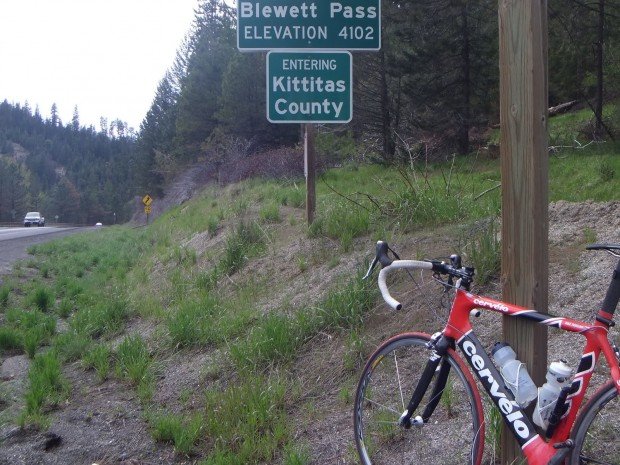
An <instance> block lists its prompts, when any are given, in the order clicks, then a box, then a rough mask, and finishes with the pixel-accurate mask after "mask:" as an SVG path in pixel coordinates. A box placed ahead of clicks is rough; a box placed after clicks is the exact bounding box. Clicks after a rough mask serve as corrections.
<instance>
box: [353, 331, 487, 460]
mask: <svg viewBox="0 0 620 465" xmlns="http://www.w3.org/2000/svg"><path fill="white" fill-rule="evenodd" d="M429 340H430V336H428V335H426V334H421V333H405V334H401V335H398V336H396V337H394V338H392V339H390V340H388V341H386V342H384V343H383V344H382V345H381V346H380V347H379V348H378V349H377V350H376V351H375V352H374V353H373V354H372V356H371V357H370V359H369V360H368V362H367V363H366V366H365V368H364V372H363V374H362V377H361V379H360V381H359V384H358V388H357V393H356V396H355V410H354V428H355V442H356V445H357V451H358V453H359V456H360V459H361V462H362V463H363V464H365V465H371V464H372V465H382V464H395V463H398V464H412V465H413V464H441V465H451V464H453V465H463V464H473V465H479V464H480V462H481V460H482V449H483V446H484V414H483V410H482V403H481V401H480V395H479V393H478V390H477V388H476V384H475V382H474V380H473V378H472V376H471V374H470V372H469V371H468V370H467V368H466V367H465V365H464V363H463V361H462V359H461V358H460V357H459V356H458V355H457V354H456V353H455V352H454V350H452V349H450V350H449V351H448V354H447V355H446V356H445V357H444V359H443V361H442V363H449V365H450V371H449V375H448V380H447V383H446V384H445V388H444V389H443V392H442V393H441V394H440V395H441V399H440V401H439V403H438V404H437V407H436V408H435V410H434V413H433V414H432V415H431V417H430V419H429V420H428V422H426V423H424V424H422V425H419V426H418V425H414V426H412V427H411V428H410V429H404V428H402V427H401V426H399V425H398V420H399V418H400V415H401V414H402V413H403V411H404V410H405V408H406V406H407V404H408V403H409V399H410V398H411V395H412V393H413V391H414V389H415V387H416V385H417V382H418V380H419V379H420V376H421V374H422V372H423V371H424V368H425V366H426V363H427V362H428V360H429V357H430V355H431V350H430V349H429V348H428V347H427V343H428V341H429ZM438 372H439V370H437V371H436V372H435V375H434V376H433V380H431V384H430V385H429V388H428V389H427V392H426V394H425V396H424V398H423V399H422V402H421V403H420V406H419V408H418V411H416V412H415V413H414V416H415V415H421V412H422V411H423V410H424V408H425V407H426V405H428V403H429V402H430V401H431V397H432V392H433V387H434V385H435V379H436V378H437V375H438Z"/></svg>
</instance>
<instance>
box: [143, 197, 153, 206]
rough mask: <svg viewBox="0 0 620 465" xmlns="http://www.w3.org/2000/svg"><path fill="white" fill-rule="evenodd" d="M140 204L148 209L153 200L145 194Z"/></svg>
mask: <svg viewBox="0 0 620 465" xmlns="http://www.w3.org/2000/svg"><path fill="white" fill-rule="evenodd" d="M142 203H143V204H144V205H145V206H147V207H148V206H149V205H151V204H152V203H153V199H152V198H151V196H150V195H149V194H146V195H145V196H144V197H142Z"/></svg>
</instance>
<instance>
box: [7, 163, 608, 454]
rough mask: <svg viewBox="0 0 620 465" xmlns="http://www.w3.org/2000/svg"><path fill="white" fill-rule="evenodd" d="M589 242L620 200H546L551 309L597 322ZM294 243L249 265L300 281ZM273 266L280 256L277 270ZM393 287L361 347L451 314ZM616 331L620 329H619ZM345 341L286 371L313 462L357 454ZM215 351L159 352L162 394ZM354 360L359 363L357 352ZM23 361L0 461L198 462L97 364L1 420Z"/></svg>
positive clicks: (298, 426) (448, 247) (317, 283)
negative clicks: (22, 418)
mask: <svg viewBox="0 0 620 465" xmlns="http://www.w3.org/2000/svg"><path fill="white" fill-rule="evenodd" d="M193 176H199V173H197V172H194V173H188V179H189V181H188V182H189V183H190V184H191V183H192V182H193V181H191V178H192V177H193ZM188 192H189V191H188V189H185V188H180V190H179V192H178V193H177V194H178V195H177V194H175V195H176V200H174V201H173V202H178V201H179V200H180V199H182V198H183V197H184V195H186V194H187V195H189V193H188ZM282 236H283V237H284V236H286V235H285V234H283V235H282ZM590 239H596V240H597V241H600V242H616V243H620V202H608V203H594V202H587V203H582V204H572V203H568V202H558V203H555V204H553V205H551V206H550V235H549V244H550V256H551V264H550V273H549V278H550V309H549V310H548V311H549V312H550V313H552V314H557V315H568V316H572V317H575V318H580V319H585V320H587V321H589V320H591V319H592V315H593V312H594V311H595V310H596V309H597V306H598V305H599V304H600V301H601V300H602V297H603V295H604V291H605V288H606V286H607V284H608V281H609V276H610V272H611V269H612V267H613V266H614V265H615V263H616V262H617V259H614V258H612V257H609V256H607V255H605V254H603V253H600V252H585V251H584V250H583V246H584V244H585V243H586V242H587V241H588V240H590ZM203 242H204V241H201V239H200V238H198V237H197V238H195V240H194V241H193V242H191V243H190V244H193V245H195V246H196V247H203V246H206V245H208V244H205V243H203ZM400 242H401V243H399V244H394V245H395V246H396V247H397V250H398V251H399V252H400V253H401V256H403V258H406V257H411V256H414V255H415V254H416V252H421V253H423V254H424V255H426V256H435V255H436V254H437V255H438V254H444V255H445V254H449V253H450V252H451V251H453V250H454V249H453V247H454V246H455V244H456V239H455V238H454V237H450V235H449V233H447V232H443V233H441V232H439V233H438V232H433V233H426V234H421V235H416V236H408V237H405V238H402V240H401V241H400ZM287 244H288V245H287V246H286V247H282V248H279V249H280V250H279V252H278V254H279V260H273V259H270V260H263V261H261V260H258V261H257V262H256V263H253V271H254V272H255V273H257V274H258V275H260V274H261V273H262V274H265V273H268V274H271V275H272V279H274V280H278V281H281V282H286V281H287V280H288V282H290V283H291V285H296V284H295V283H297V282H298V281H297V277H298V275H299V269H298V267H296V266H287V265H286V263H288V262H290V261H291V257H295V256H297V255H298V253H299V250H300V249H303V248H304V247H308V245H304V240H303V239H297V240H289V241H288V242H287ZM295 248H296V249H295ZM371 249H372V245H371V240H370V239H364V240H358V241H357V242H356V247H355V249H354V251H353V252H351V253H350V254H349V256H347V257H344V258H343V259H342V260H341V261H340V264H339V265H338V266H341V267H351V266H352V264H355V263H356V262H357V261H359V259H360V258H361V257H364V256H367V255H368V254H369V252H370V251H371ZM287 257H288V262H287ZM274 263H284V265H283V266H279V267H275V266H274ZM323 271H324V270H316V272H314V271H313V269H312V268H310V269H308V270H307V272H306V274H305V276H303V281H304V283H305V284H304V286H305V289H306V291H307V292H309V293H312V292H314V291H316V292H317V293H320V291H321V289H322V288H323V287H324V286H325V276H324V275H323V274H322V273H323ZM395 292H399V296H400V297H401V299H402V301H403V303H404V305H405V309H404V311H403V312H401V313H394V312H392V311H391V310H389V309H388V308H387V307H386V306H385V305H383V304H381V303H378V304H377V306H376V308H375V310H374V311H373V312H372V314H371V315H370V316H369V318H368V320H367V322H366V325H365V329H364V333H363V334H362V335H361V336H362V338H363V345H364V347H365V350H366V351H367V350H369V349H371V348H372V347H374V346H375V345H376V344H377V343H378V342H379V341H380V340H381V339H383V338H385V337H387V336H389V335H391V334H394V333H397V332H400V331H403V330H409V329H412V328H413V327H416V328H419V329H421V330H424V331H429V332H434V331H435V330H437V329H440V327H438V322H439V321H440V320H441V317H442V314H443V313H442V312H445V309H443V308H442V303H445V302H442V296H441V292H440V290H439V289H438V288H437V286H436V284H435V283H433V282H432V280H427V281H419V282H417V284H416V285H411V284H407V285H406V287H405V286H402V287H400V288H398V289H395ZM485 292H487V293H490V294H491V295H493V294H494V295H497V294H498V293H499V291H498V287H497V286H490V287H489V288H487V289H485ZM301 298H303V297H301ZM257 304H260V305H264V306H265V308H266V309H267V308H269V305H270V304H269V302H261V303H257ZM271 305H273V304H271ZM482 325H483V326H489V327H493V328H496V329H497V331H495V330H489V329H486V330H485V329H483V331H482V332H483V337H485V338H488V339H489V340H492V339H493V338H495V337H498V335H499V328H500V326H498V325H497V321H492V322H491V323H489V324H487V323H485V322H484V321H483V322H482ZM128 331H136V332H141V333H143V334H144V335H145V337H148V335H149V334H151V333H152V326H151V325H149V324H148V322H143V321H133V322H132V323H131V325H130V327H129V328H128ZM550 336H551V339H550V343H549V349H550V350H549V352H550V359H553V358H556V357H557V356H558V355H557V354H562V356H563V358H567V357H568V358H571V357H578V356H579V353H580V350H581V346H580V344H581V340H580V339H574V338H571V339H569V338H567V337H566V335H564V334H555V333H551V334H550ZM568 336H570V335H568ZM614 337H616V338H617V333H616V334H615V335H614ZM349 346H350V341H348V339H347V335H345V334H319V335H317V337H315V338H314V339H313V340H312V341H311V342H310V343H308V344H307V345H306V346H305V347H304V348H303V350H302V352H301V354H300V356H299V357H298V359H297V360H296V362H295V363H294V364H293V366H292V367H291V373H290V376H293V377H295V378H297V379H299V380H300V381H301V385H303V386H304V394H303V395H302V399H301V402H300V403H299V404H300V406H299V407H298V408H297V410H296V411H291V412H290V413H291V418H292V419H293V422H294V424H293V425H292V428H293V436H294V437H295V440H296V442H298V443H300V444H305V445H306V446H307V448H308V451H309V454H310V457H311V463H313V464H317V465H318V464H321V465H325V464H352V463H355V455H354V453H353V450H354V445H353V437H352V421H351V415H352V414H351V404H350V398H348V396H347V395H346V392H351V390H352V389H354V386H355V382H356V374H355V373H356V370H355V369H353V370H351V368H350V367H349V368H345V362H344V360H345V359H346V358H347V357H348V356H349V355H350V351H349V349H348V347H349ZM567 348H570V349H567ZM573 352H574V353H573ZM212 356H214V354H213V353H212V352H209V351H207V350H205V351H198V350H196V351H193V352H191V353H182V354H174V355H172V356H170V358H169V359H168V360H165V361H163V363H162V373H161V375H160V376H161V378H160V380H159V382H158V392H157V393H156V394H155V399H157V401H158V402H160V403H161V404H163V405H166V404H167V403H169V402H172V399H174V398H177V397H178V393H179V392H181V391H186V392H192V393H193V395H195V397H196V398H198V397H199V396H200V388H201V386H203V385H204V383H206V382H208V380H207V379H206V378H205V374H204V371H203V368H204V366H205V363H206V361H207V360H208V359H209V357H212ZM347 363H349V364H350V363H353V364H354V365H355V364H358V365H359V363H361V360H357V361H355V360H353V361H350V360H349V361H348V362H347ZM27 368H28V360H27V359H26V357H25V356H23V355H18V356H10V354H9V356H6V355H5V356H4V357H3V358H2V366H1V369H0V382H1V384H0V394H2V395H1V396H0V399H5V400H4V401H2V400H0V443H1V446H0V465H5V464H6V465H9V464H11V465H21V464H23V465H26V464H28V465H30V464H47V465H78V464H80V465H83V464H88V465H90V464H92V463H98V464H124V465H129V464H132V465H136V464H143V465H146V464H153V465H154V464H158V465H160V464H170V465H172V464H175V465H178V464H191V463H196V462H197V461H199V458H197V457H185V456H180V455H178V454H175V452H174V450H173V448H172V446H169V445H162V444H159V443H155V442H154V441H153V439H152V437H151V434H150V432H149V431H148V428H147V425H146V422H145V420H144V417H143V414H144V411H143V409H142V407H141V405H140V402H139V400H138V397H137V395H136V393H135V392H134V391H133V390H132V389H130V388H129V387H128V386H127V385H126V384H124V383H121V382H119V381H116V380H114V379H110V380H107V381H105V382H104V383H102V384H100V383H99V382H97V380H96V379H95V377H94V375H93V374H92V373H90V372H85V371H83V370H82V369H81V368H80V366H79V364H77V363H76V364H72V365H69V366H67V367H66V368H65V373H66V376H67V377H68V378H69V380H70V382H71V385H72V392H71V396H70V398H69V400H68V401H67V402H66V403H65V404H63V405H61V406H60V407H59V408H58V409H57V410H56V411H54V412H50V418H51V426H50V428H49V430H47V431H37V430H34V429H31V428H25V429H20V428H18V427H16V426H14V424H11V423H4V424H2V422H1V421H2V420H6V419H7V418H10V417H11V416H14V415H15V414H16V413H17V410H16V407H15V405H17V404H14V403H13V400H15V399H19V396H21V395H23V391H24V388H25V385H26V383H27ZM7 399H8V400H9V401H8V402H7ZM192 401H193V400H192V399H190V402H192ZM3 402H4V403H3ZM310 404H311V405H313V406H314V407H313V409H312V410H311V411H310V410H308V405H310ZM11 409H12V410H11ZM240 414H242V412H240Z"/></svg>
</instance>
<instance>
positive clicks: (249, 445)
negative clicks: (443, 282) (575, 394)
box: [0, 144, 620, 465]
mask: <svg viewBox="0 0 620 465" xmlns="http://www.w3.org/2000/svg"><path fill="white" fill-rule="evenodd" d="M618 153H619V152H618V150H617V147H613V146H611V145H609V144H608V145H600V146H590V147H588V148H586V149H578V150H563V151H561V152H559V153H557V154H554V155H553V156H552V157H551V160H550V177H551V181H550V195H551V200H553V201H556V200H561V199H563V200H569V201H582V200H586V199H592V200H597V201H600V200H618V199H619V198H620V189H619V188H618V187H619V185H620V183H619V178H620V156H618ZM499 181H500V176H499V166H498V162H497V160H488V159H483V158H482V157H468V158H462V159H461V158H457V159H455V160H453V161H452V162H449V163H445V164H437V165H432V166H429V165H425V164H421V165H414V166H410V167H407V168H403V169H400V170H398V169H395V168H384V167H379V166H376V165H367V166H354V165H351V166H348V167H344V168H340V169H334V170H330V171H328V172H326V173H325V174H324V175H323V176H322V177H321V179H320V180H319V182H318V185H317V187H318V207H317V220H316V222H315V223H314V224H313V225H312V226H310V227H309V228H308V227H307V226H306V224H305V222H304V220H303V218H304V198H305V191H304V187H303V182H298V183H293V182H275V181H257V180H255V181H248V182H243V183H239V184H234V185H229V186H227V187H225V188H222V189H218V188H215V187H209V188H207V189H206V190H205V191H203V192H202V193H201V194H200V195H199V196H198V197H196V198H194V199H192V200H191V201H189V202H187V203H186V204H184V205H182V206H180V207H178V208H175V209H173V210H170V211H168V212H167V213H166V214H164V215H163V216H161V217H160V218H158V219H157V221H155V222H154V224H152V225H149V226H148V227H145V228H136V229H131V228H128V227H111V228H104V229H102V230H99V231H96V232H92V233H88V234H83V235H80V236H74V237H71V238H67V239H63V240H60V241H56V242H53V243H49V244H45V245H40V246H36V247H34V248H33V249H32V250H31V252H32V254H33V259H32V260H30V261H28V262H25V263H23V264H20V265H18V266H17V267H16V268H15V271H14V274H13V276H11V277H10V278H8V279H7V280H5V283H4V284H3V285H2V287H1V288H0V311H1V312H2V320H1V321H2V325H1V326H0V349H1V350H2V352H3V355H4V356H5V357H6V356H8V355H11V354H19V353H25V354H27V356H28V357H29V358H30V359H31V363H30V369H29V373H28V380H27V383H25V385H24V392H23V396H22V397H19V398H18V399H17V400H16V399H15V398H14V396H13V394H14V393H15V392H16V391H18V390H19V389H18V388H17V387H15V386H4V387H3V388H2V390H0V400H1V401H2V402H0V408H2V411H1V412H0V425H2V424H3V423H4V424H8V423H10V422H14V421H17V422H18V423H19V424H22V425H24V424H34V425H42V426H46V425H49V424H50V422H52V423H53V422H54V421H56V420H55V416H54V414H53V413H51V412H54V411H55V410H57V409H60V410H62V409H63V408H67V407H66V405H69V404H70V402H71V401H70V399H71V398H72V396H74V395H75V392H76V389H81V390H87V392H90V391H88V390H93V391H94V390H97V389H99V388H100V387H101V386H111V385H114V386H117V385H118V386H120V387H121V388H123V389H131V390H132V392H134V393H135V402H136V403H138V404H139V407H140V412H141V415H142V419H143V421H144V422H145V423H146V424H147V425H148V431H149V433H150V436H151V439H152V440H154V441H155V442H156V443H159V444H164V445H169V446H170V447H173V448H174V451H175V454H176V455H174V459H173V460H174V461H175V463H199V464H201V465H206V464H209V465H211V464H236V463H238V464H248V463H281V464H286V465H293V464H306V463H310V462H313V463H328V458H329V454H330V453H335V451H333V450H329V448H327V449H321V448H320V447H318V448H317V447H316V444H317V443H318V444H320V443H321V440H320V438H319V436H321V437H328V436H329V435H330V434H333V431H331V430H330V428H332V427H333V428H334V429H335V428H336V427H337V426H339V427H341V428H342V429H344V430H346V431H347V432H346V434H345V436H346V437H345V438H344V439H343V440H342V443H341V444H340V445H341V446H342V447H344V448H345V449H346V452H344V454H345V456H346V457H348V461H349V462H351V463H352V461H353V458H354V455H353V454H354V452H353V450H352V449H350V447H351V444H352V441H351V440H350V434H351V433H350V431H351V430H350V426H349V424H350V418H349V414H348V413H346V414H345V413H343V412H349V411H350V402H351V396H352V395H353V392H354V386H355V382H356V377H357V374H358V372H359V369H360V366H361V364H362V362H363V360H364V359H365V358H366V356H367V355H368V354H369V351H370V350H371V349H372V348H373V347H374V344H375V343H376V342H377V341H378V340H380V339H381V338H382V337H384V336H386V335H388V334H390V333H391V332H393V331H394V330H395V329H397V328H398V327H399V325H400V328H401V329H404V327H405V326H404V323H405V322H403V321H400V322H399V321H396V322H391V323H390V324H386V321H385V318H384V316H383V313H382V311H383V306H382V304H380V303H379V300H378V299H377V297H378V293H377V289H376V283H375V282H373V281H370V282H362V281H361V279H360V276H361V274H360V273H361V272H362V271H363V270H365V267H366V266H367V260H368V258H370V256H371V253H372V248H373V241H374V240H376V239H378V238H385V239H387V240H388V241H389V242H390V243H394V244H396V245H397V246H398V250H402V251H403V254H404V255H405V254H406V255H407V256H409V257H411V258H423V257H426V258H428V257H434V256H445V255H446V254H449V253H451V252H461V253H463V254H464V255H465V257H466V262H467V263H472V264H473V265H474V266H476V268H477V273H478V276H479V280H478V282H479V283H484V281H487V280H490V279H492V278H493V276H494V275H495V274H496V272H497V270H498V266H499V261H498V250H499V242H498V240H497V235H496V233H497V230H498V227H497V221H496V220H497V216H498V213H499V208H500V198H499V189H497V188H496V187H497V185H498V184H499ZM458 237H466V238H467V239H458ZM428 298H429V299H437V300H439V299H440V298H441V295H440V294H439V293H436V295H433V296H429V297H428ZM434 303H436V302H434ZM379 309H381V310H379ZM416 318H424V316H418V317H416ZM411 323H412V322H411V321H407V322H406V324H407V325H408V326H409V325H411ZM63 367H65V368H63ZM67 367H73V368H76V367H79V368H80V370H78V372H82V373H83V375H84V377H85V378H84V379H86V377H88V379H89V380H90V381H88V382H86V381H84V384H81V385H80V386H76V385H75V378H74V380H73V384H72V383H70V382H69V380H68V377H67V375H66V372H67ZM72 373H73V371H72ZM78 379H80V378H78ZM11 390H12V391H11ZM2 406H3V407H2ZM326 419H328V420H326ZM309 423H310V424H315V425H316V427H315V428H314V429H313V428H311V427H310V426H309ZM330 431H331V432H330ZM339 431H340V430H339ZM338 434H342V432H340V433H338ZM311 443H312V444H315V446H314V447H313V446H311ZM326 447H327V446H326ZM331 447H335V446H334V445H333V444H332V445H331ZM338 453H339V454H340V455H342V453H343V451H342V450H341V451H339V452H338ZM322 454H323V455H322ZM171 460H172V459H171Z"/></svg>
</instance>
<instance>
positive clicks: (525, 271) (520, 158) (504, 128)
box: [499, 0, 549, 465]
mask: <svg viewBox="0 0 620 465" xmlns="http://www.w3.org/2000/svg"><path fill="white" fill-rule="evenodd" d="M499 59H500V126H501V130H500V131H501V135H500V156H501V172H502V297H503V299H504V300H506V301H507V302H512V303H514V304H517V305H522V306H525V307H528V308H534V309H536V310H539V311H542V312H546V311H547V303H548V274H549V271H548V267H549V251H548V233H549V218H548V197H549V193H548V149H547V144H548V142H547V109H548V104H547V103H548V81H547V0H499ZM503 331H504V339H505V340H506V342H508V343H509V344H510V345H511V346H512V347H513V348H514V349H515V351H516V352H517V355H518V357H519V359H520V360H521V361H522V362H524V363H525V364H526V365H527V368H528V371H529V372H530V374H531V376H532V378H533V379H534V382H535V383H536V384H538V385H539V386H540V385H541V384H542V383H543V382H544V375H545V372H546V367H547V329H546V327H544V326H542V325H533V324H531V323H528V322H525V321H520V320H517V319H516V318H508V317H504V318H503ZM501 452H502V464H505V465H507V464H514V463H519V458H520V457H521V450H520V448H519V446H518V444H517V443H516V441H514V440H513V439H512V437H511V436H510V434H509V433H508V434H503V435H502V451H501ZM515 459H516V460H515Z"/></svg>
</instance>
